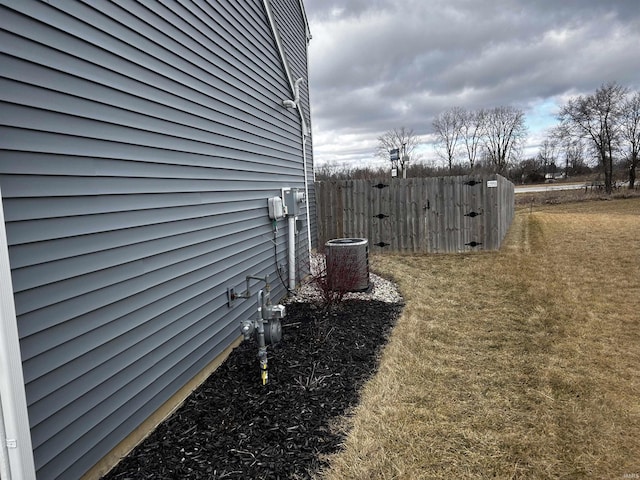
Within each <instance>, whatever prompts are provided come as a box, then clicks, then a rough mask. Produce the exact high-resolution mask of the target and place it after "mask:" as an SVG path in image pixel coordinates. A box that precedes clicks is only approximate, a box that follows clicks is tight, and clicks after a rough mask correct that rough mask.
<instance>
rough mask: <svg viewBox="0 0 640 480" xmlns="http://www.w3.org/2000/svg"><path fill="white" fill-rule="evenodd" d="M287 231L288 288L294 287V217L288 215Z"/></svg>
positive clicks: (292, 288)
mask: <svg viewBox="0 0 640 480" xmlns="http://www.w3.org/2000/svg"><path fill="white" fill-rule="evenodd" d="M287 222H288V223H287V233H288V237H289V238H288V244H289V259H288V264H289V290H290V291H293V290H295V289H296V217H295V216H293V215H289V216H288V217H287Z"/></svg>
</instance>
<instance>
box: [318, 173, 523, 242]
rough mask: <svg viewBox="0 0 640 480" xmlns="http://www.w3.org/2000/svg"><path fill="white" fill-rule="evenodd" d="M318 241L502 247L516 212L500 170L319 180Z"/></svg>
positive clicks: (510, 190) (512, 193) (508, 185)
mask: <svg viewBox="0 0 640 480" xmlns="http://www.w3.org/2000/svg"><path fill="white" fill-rule="evenodd" d="M315 186H316V205H317V222H318V245H319V246H320V248H323V246H324V244H325V243H326V242H327V241H328V240H331V239H334V238H343V237H353V238H367V239H368V240H369V248H370V249H371V251H372V252H385V251H386V252H425V253H438V252H447V253H449V252H464V251H470V250H497V249H499V248H500V245H501V243H502V240H503V239H504V236H505V235H506V233H507V230H508V229H509V226H510V225H511V221H512V220H513V214H514V187H513V184H512V183H511V182H509V181H508V180H507V179H506V178H504V177H502V176H500V175H491V176H485V177H480V176H451V177H437V178H408V179H396V178H393V179H390V178H387V179H384V180H374V181H372V180H340V181H323V182H316V184H315Z"/></svg>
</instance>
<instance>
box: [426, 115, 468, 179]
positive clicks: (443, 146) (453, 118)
mask: <svg viewBox="0 0 640 480" xmlns="http://www.w3.org/2000/svg"><path fill="white" fill-rule="evenodd" d="M463 122H464V111H463V110H462V109H461V108H460V107H453V108H450V109H449V110H445V111H444V112H442V113H440V114H439V115H438V116H437V117H436V118H434V119H433V129H434V130H435V132H436V135H437V141H436V143H435V145H434V148H435V150H436V153H437V154H438V155H439V156H440V157H441V158H442V159H443V160H444V161H445V162H447V164H448V165H449V170H451V169H452V168H453V161H454V160H455V158H456V151H457V148H458V140H459V139H460V135H461V133H462V125H463Z"/></svg>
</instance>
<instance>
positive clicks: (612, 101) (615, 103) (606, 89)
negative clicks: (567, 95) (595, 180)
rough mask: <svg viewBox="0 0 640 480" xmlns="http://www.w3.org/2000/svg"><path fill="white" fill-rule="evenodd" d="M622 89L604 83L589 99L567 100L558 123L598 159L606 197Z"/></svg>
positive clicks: (617, 128)
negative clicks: (586, 141) (581, 140)
mask: <svg viewBox="0 0 640 480" xmlns="http://www.w3.org/2000/svg"><path fill="white" fill-rule="evenodd" d="M626 92H627V91H626V89H625V88H624V87H622V86H620V85H618V84H617V83H615V82H613V83H607V84H604V85H602V86H601V87H599V88H598V89H597V90H596V92H595V93H594V94H592V95H586V96H582V95H581V96H579V97H577V98H574V99H571V100H569V102H568V103H567V104H566V105H565V106H564V107H562V109H561V110H560V114H559V115H558V119H559V120H560V122H561V123H562V125H563V126H564V127H565V128H566V129H567V131H568V132H570V133H571V135H572V136H574V137H582V138H585V139H587V140H588V141H589V142H590V143H591V146H592V147H593V149H594V151H595V152H596V153H597V155H598V159H599V162H600V166H601V167H602V170H603V172H604V187H605V190H606V192H607V193H609V194H610V193H611V191H612V189H613V152H614V150H615V149H616V146H617V141H618V130H619V124H620V115H621V108H622V102H623V101H624V98H625V95H626Z"/></svg>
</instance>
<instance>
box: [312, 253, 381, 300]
mask: <svg viewBox="0 0 640 480" xmlns="http://www.w3.org/2000/svg"><path fill="white" fill-rule="evenodd" d="M314 267H315V268H312V269H310V271H311V283H312V284H313V285H314V286H315V287H316V288H317V289H318V291H319V292H320V297H321V304H322V306H323V308H325V309H327V310H328V309H331V308H333V307H335V306H336V305H338V304H340V303H341V302H342V300H343V299H344V296H345V294H347V293H348V292H354V291H358V290H362V288H361V283H362V275H361V271H360V270H361V269H362V265H360V264H359V262H358V259H357V258H356V257H355V256H354V255H348V254H345V253H343V252H339V251H338V252H335V251H334V252H333V253H332V254H330V255H329V256H328V257H327V256H322V257H320V258H319V259H318V264H317V265H315V266H314ZM367 273H368V272H367Z"/></svg>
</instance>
